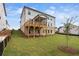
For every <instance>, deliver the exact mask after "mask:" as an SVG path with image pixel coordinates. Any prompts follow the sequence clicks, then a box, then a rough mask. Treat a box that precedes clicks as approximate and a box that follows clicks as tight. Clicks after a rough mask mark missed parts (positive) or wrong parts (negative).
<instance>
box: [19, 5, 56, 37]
mask: <svg viewBox="0 0 79 59" xmlns="http://www.w3.org/2000/svg"><path fill="white" fill-rule="evenodd" d="M20 29H21V31H22V32H23V33H24V34H25V35H26V36H28V37H29V36H45V35H53V34H54V33H55V17H54V16H52V15H49V14H46V13H43V12H40V11H38V10H35V9H32V8H29V7H26V6H24V8H23V10H22V14H21V21H20Z"/></svg>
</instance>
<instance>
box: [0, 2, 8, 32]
mask: <svg viewBox="0 0 79 59" xmlns="http://www.w3.org/2000/svg"><path fill="white" fill-rule="evenodd" d="M6 16H7V14H6V10H5V4H3V3H0V31H2V30H3V29H8V27H9V26H8V25H7V23H8V22H7V20H6Z"/></svg>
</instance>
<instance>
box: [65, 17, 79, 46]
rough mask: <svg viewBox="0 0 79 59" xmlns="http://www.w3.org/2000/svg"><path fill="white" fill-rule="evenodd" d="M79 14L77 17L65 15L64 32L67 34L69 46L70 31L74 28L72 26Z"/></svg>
mask: <svg viewBox="0 0 79 59" xmlns="http://www.w3.org/2000/svg"><path fill="white" fill-rule="evenodd" d="M77 18H78V16H75V17H68V18H67V17H65V19H66V21H65V22H64V23H63V25H64V28H65V29H64V33H65V34H66V39H67V48H68V46H69V34H70V33H69V31H70V29H72V26H73V24H74V23H76V21H78V20H77Z"/></svg>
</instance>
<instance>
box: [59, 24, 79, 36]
mask: <svg viewBox="0 0 79 59" xmlns="http://www.w3.org/2000/svg"><path fill="white" fill-rule="evenodd" d="M70 28H71V29H70V30H69V34H75V35H79V26H76V25H71V26H70ZM64 31H65V28H64V26H61V27H59V28H58V32H59V33H64Z"/></svg>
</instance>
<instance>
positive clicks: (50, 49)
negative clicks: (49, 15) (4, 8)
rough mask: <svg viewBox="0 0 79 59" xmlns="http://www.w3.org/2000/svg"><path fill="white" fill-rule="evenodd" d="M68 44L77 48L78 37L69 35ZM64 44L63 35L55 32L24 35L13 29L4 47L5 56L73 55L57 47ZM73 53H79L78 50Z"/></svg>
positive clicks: (78, 48)
mask: <svg viewBox="0 0 79 59" xmlns="http://www.w3.org/2000/svg"><path fill="white" fill-rule="evenodd" d="M69 38H70V40H69V46H70V47H73V48H75V49H77V50H79V37H78V36H69ZM61 45H66V37H65V35H60V34H55V35H53V36H46V37H36V38H34V37H31V38H26V37H24V36H23V35H22V34H21V32H20V31H13V34H12V37H11V40H10V41H9V43H8V45H7V46H6V48H5V49H4V52H3V55H5V56H64V55H73V54H70V53H66V52H63V51H61V50H59V49H58V47H59V46H61ZM75 55H79V52H78V53H77V54H75Z"/></svg>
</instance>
